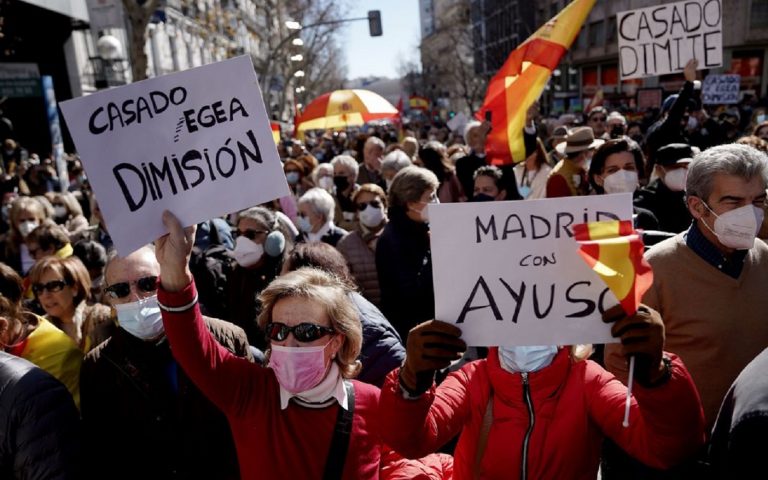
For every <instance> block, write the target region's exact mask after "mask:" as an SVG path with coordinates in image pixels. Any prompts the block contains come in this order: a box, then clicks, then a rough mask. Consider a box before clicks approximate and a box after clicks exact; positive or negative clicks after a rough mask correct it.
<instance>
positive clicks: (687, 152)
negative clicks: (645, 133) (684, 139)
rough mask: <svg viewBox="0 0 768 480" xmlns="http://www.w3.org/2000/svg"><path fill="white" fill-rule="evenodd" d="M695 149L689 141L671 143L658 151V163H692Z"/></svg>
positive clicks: (662, 164) (664, 164)
mask: <svg viewBox="0 0 768 480" xmlns="http://www.w3.org/2000/svg"><path fill="white" fill-rule="evenodd" d="M691 160H693V149H692V148H691V146H690V145H688V144H687V143H670V144H669V145H667V146H664V147H661V148H660V149H658V150H657V151H656V164H657V165H661V166H662V167H663V166H668V165H676V164H682V163H691Z"/></svg>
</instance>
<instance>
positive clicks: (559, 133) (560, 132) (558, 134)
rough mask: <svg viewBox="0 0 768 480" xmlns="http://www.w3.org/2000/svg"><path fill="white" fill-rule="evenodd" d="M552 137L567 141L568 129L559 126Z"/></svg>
mask: <svg viewBox="0 0 768 480" xmlns="http://www.w3.org/2000/svg"><path fill="white" fill-rule="evenodd" d="M552 136H553V137H554V138H558V139H560V138H562V139H565V137H567V136H568V129H567V128H566V127H564V126H559V127H557V128H555V129H554V130H553V131H552Z"/></svg>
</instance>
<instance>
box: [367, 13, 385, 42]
mask: <svg viewBox="0 0 768 480" xmlns="http://www.w3.org/2000/svg"><path fill="white" fill-rule="evenodd" d="M368 30H369V31H370V33H371V36H372V37H380V36H381V34H382V30H381V11H380V10H369V11H368Z"/></svg>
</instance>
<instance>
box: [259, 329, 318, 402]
mask: <svg viewBox="0 0 768 480" xmlns="http://www.w3.org/2000/svg"><path fill="white" fill-rule="evenodd" d="M330 343H331V342H330V341H329V342H328V343H326V344H325V345H323V346H318V347H281V346H280V345H272V347H271V348H272V353H271V354H270V356H269V366H270V367H271V368H272V370H273V371H274V372H275V376H276V377H277V381H278V383H279V384H280V386H281V387H283V388H284V389H286V390H288V391H289V392H291V393H293V394H297V393H301V392H305V391H307V390H309V389H310V388H312V387H315V386H317V384H318V383H320V381H321V380H322V379H323V377H325V374H326V372H327V371H328V368H327V366H326V365H325V348H326V347H327V346H328V345H330Z"/></svg>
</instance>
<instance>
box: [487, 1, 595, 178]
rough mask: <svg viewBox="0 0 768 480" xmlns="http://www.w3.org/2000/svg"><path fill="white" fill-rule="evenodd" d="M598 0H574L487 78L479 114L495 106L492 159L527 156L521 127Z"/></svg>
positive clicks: (490, 142)
mask: <svg viewBox="0 0 768 480" xmlns="http://www.w3.org/2000/svg"><path fill="white" fill-rule="evenodd" d="M595 1H596V0H573V1H572V2H571V3H570V4H569V5H568V6H567V7H565V8H564V9H563V10H562V11H561V12H560V13H559V14H557V15H556V16H555V17H554V18H552V19H551V20H549V21H548V22H547V23H545V24H544V26H542V27H541V28H539V29H538V30H537V31H536V32H535V33H534V34H533V35H531V36H530V37H528V39H527V40H526V41H525V42H523V43H522V44H520V46H518V47H517V48H516V49H515V50H514V51H513V52H512V53H511V54H510V55H509V58H507V61H506V62H504V65H503V66H502V67H501V68H500V69H499V71H498V72H497V73H496V75H495V76H494V77H493V78H492V79H491V81H490V83H489V84H488V90H487V92H486V94H485V101H484V102H483V106H482V107H480V110H479V111H478V112H477V118H478V119H479V120H484V119H485V118H486V112H491V126H492V128H491V132H490V133H489V134H488V138H487V139H486V152H485V153H486V155H487V156H488V158H489V159H490V160H491V163H492V164H494V165H506V164H510V163H516V162H520V161H522V160H525V144H524V143H523V128H524V127H525V117H526V113H527V111H528V109H529V108H530V106H531V105H533V103H534V102H535V101H536V100H537V99H538V98H539V95H541V92H542V91H543V90H544V86H545V85H546V84H547V81H549V76H550V75H551V74H552V71H553V70H554V69H555V68H556V67H557V64H558V63H560V59H561V58H562V57H563V55H565V52H566V51H568V49H569V48H570V47H571V44H572V43H573V41H574V39H575V38H576V36H577V35H578V34H579V31H580V30H581V26H582V24H583V23H584V20H585V19H586V18H587V15H589V12H590V11H591V10H592V7H593V6H594V4H595Z"/></svg>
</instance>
